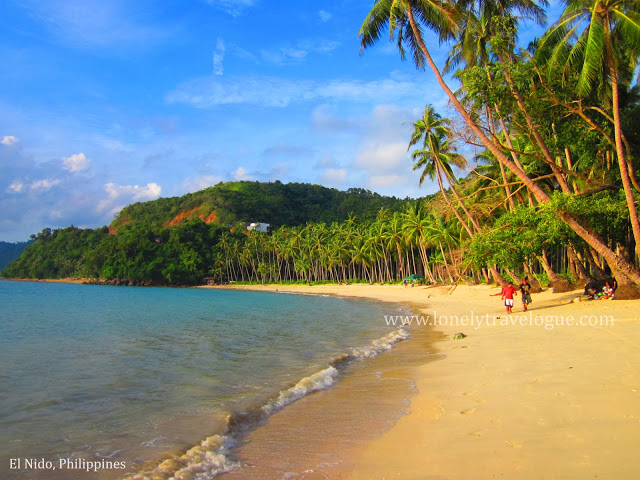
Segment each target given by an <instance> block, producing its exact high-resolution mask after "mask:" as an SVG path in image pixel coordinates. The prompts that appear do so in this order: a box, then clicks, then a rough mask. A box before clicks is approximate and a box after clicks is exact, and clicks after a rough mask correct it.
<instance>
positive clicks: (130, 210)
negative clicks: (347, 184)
mask: <svg viewBox="0 0 640 480" xmlns="http://www.w3.org/2000/svg"><path fill="white" fill-rule="evenodd" d="M408 201H409V199H398V198H396V197H385V196H382V195H379V194H377V193H372V192H370V191H368V190H364V189H361V188H351V189H349V190H347V191H341V190H337V189H335V188H326V187H323V186H321V185H311V184H306V183H282V182H280V181H276V182H273V183H262V182H249V181H242V182H228V183H219V184H218V185H215V186H213V187H209V188H207V189H205V190H201V191H199V192H195V193H188V194H186V195H184V196H182V197H171V198H159V199H157V200H153V201H149V202H141V203H134V204H132V205H129V206H127V207H125V208H124V209H122V211H121V212H120V213H119V214H118V215H117V216H116V218H115V219H114V221H113V222H112V223H111V226H110V230H111V231H112V232H116V231H118V230H119V229H120V228H121V227H122V226H124V225H130V226H135V225H147V226H150V227H152V228H158V227H167V226H171V225H178V224H180V223H182V222H184V221H186V220H193V219H196V218H199V219H200V220H202V221H204V222H205V223H217V224H220V225H231V224H234V223H236V222H260V223H268V224H270V225H271V226H272V227H274V228H277V227H279V226H282V225H286V226H294V225H303V224H305V223H307V222H326V223H331V222H338V221H342V220H346V219H347V218H348V217H349V215H350V214H353V215H355V216H356V217H358V218H359V219H361V220H373V219H374V218H375V216H376V214H377V213H378V212H379V211H380V209H381V208H383V207H384V208H386V209H387V210H389V211H399V210H402V209H403V208H404V207H405V205H406V204H407V202H408Z"/></svg>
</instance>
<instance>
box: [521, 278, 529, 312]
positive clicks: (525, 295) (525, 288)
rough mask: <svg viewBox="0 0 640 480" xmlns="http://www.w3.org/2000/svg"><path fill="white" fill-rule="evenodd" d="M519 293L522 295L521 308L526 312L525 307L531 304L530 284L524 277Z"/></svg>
mask: <svg viewBox="0 0 640 480" xmlns="http://www.w3.org/2000/svg"><path fill="white" fill-rule="evenodd" d="M520 293H521V294H522V308H523V309H524V311H525V312H526V311H527V306H528V305H529V304H530V303H531V284H530V283H529V279H528V278H527V277H524V278H523V279H522V283H521V284H520Z"/></svg>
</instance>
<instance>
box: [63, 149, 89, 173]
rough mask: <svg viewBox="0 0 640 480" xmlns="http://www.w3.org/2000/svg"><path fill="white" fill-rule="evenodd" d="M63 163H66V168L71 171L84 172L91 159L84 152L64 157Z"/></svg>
mask: <svg viewBox="0 0 640 480" xmlns="http://www.w3.org/2000/svg"><path fill="white" fill-rule="evenodd" d="M62 163H63V164H64V169H65V170H69V171H70V172H71V173H75V172H82V171H83V170H86V169H87V168H88V167H89V159H88V158H87V157H86V156H85V154H84V153H82V152H80V153H74V154H73V155H71V156H70V157H66V158H63V159H62Z"/></svg>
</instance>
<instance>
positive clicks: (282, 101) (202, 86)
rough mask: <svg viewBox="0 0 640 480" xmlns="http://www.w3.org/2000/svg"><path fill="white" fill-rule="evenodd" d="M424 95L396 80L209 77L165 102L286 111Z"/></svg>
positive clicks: (188, 85)
mask: <svg viewBox="0 0 640 480" xmlns="http://www.w3.org/2000/svg"><path fill="white" fill-rule="evenodd" d="M423 92H424V86H423V85H419V84H417V83H415V82H413V81H409V80H403V79H393V78H387V79H382V80H373V81H369V82H365V81H360V80H341V79H337V80H332V81H328V82H320V81H316V80H301V79H290V78H279V77H257V76H252V77H229V78H226V77H225V78H222V77H219V76H208V77H201V78H196V79H194V80H190V81H187V82H184V83H181V84H180V85H178V87H177V88H176V89H175V90H173V91H170V92H169V93H167V94H166V95H165V101H166V102H167V103H183V104H187V105H191V106H192V107H196V108H205V109H206V108H213V107H216V106H218V105H233V104H236V105H238V104H249V105H260V106H268V107H286V106H288V105H290V104H292V103H300V102H309V101H317V100H331V101H351V102H370V101H374V102H375V101H377V100H379V99H380V98H385V100H387V101H393V100H398V99H401V98H406V97H411V98H414V97H416V96H420V95H421V94H423Z"/></svg>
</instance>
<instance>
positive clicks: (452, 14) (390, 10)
mask: <svg viewBox="0 0 640 480" xmlns="http://www.w3.org/2000/svg"><path fill="white" fill-rule="evenodd" d="M458 19H459V13H457V12H456V10H455V8H453V6H452V5H451V4H450V3H448V2H440V1H435V0H377V1H376V2H375V4H374V7H373V9H372V10H371V11H370V12H369V14H368V15H367V17H366V18H365V21H364V23H363V24H362V26H361V28H360V32H359V35H360V39H361V49H365V48H367V47H369V46H372V45H373V44H375V43H376V42H377V41H378V40H379V38H380V36H381V34H382V32H383V31H384V30H385V29H386V28H387V27H388V28H389V30H390V35H391V38H392V39H393V38H394V36H395V37H396V38H397V44H398V48H399V50H400V55H401V56H402V58H404V57H405V50H404V45H405V44H406V45H408V47H409V48H410V49H411V51H412V54H413V59H414V62H415V64H416V66H417V67H418V68H420V69H422V68H424V64H425V61H426V63H428V65H429V67H430V68H431V70H432V71H433V73H434V75H435V77H436V80H437V81H438V84H439V85H440V86H441V88H442V89H443V91H444V92H445V93H446V94H447V97H448V98H449V100H450V101H451V103H452V104H453V106H454V107H455V108H456V110H457V111H458V112H459V113H460V115H461V117H462V118H463V119H464V121H465V122H466V123H467V125H468V126H469V128H470V129H471V130H472V131H473V133H474V134H475V135H477V136H478V138H479V139H480V141H481V142H482V143H483V144H484V145H485V147H487V148H488V149H489V150H490V151H491V153H493V154H494V155H495V156H496V158H498V160H499V161H500V162H502V163H504V165H505V166H506V167H507V168H508V169H509V170H511V171H512V172H513V173H514V174H515V175H516V176H517V177H518V178H519V179H520V180H521V181H522V182H523V183H524V184H525V185H526V187H527V188H528V189H529V190H530V191H531V193H532V194H533V195H534V197H535V198H536V200H538V201H539V202H540V203H549V202H550V201H551V198H550V197H549V195H548V194H547V193H546V192H545V191H544V190H542V189H541V188H540V187H539V186H538V185H536V183H535V182H534V181H533V180H532V179H531V177H529V176H528V175H527V174H526V173H525V172H524V170H523V169H522V168H520V167H519V166H518V165H516V164H515V163H514V162H513V161H511V160H510V159H509V158H508V157H507V156H506V155H505V154H504V152H502V150H501V148H500V146H499V145H498V144H497V143H496V142H494V141H492V140H491V139H489V137H488V136H487V135H486V134H485V132H484V131H483V129H482V128H481V127H480V125H479V124H478V123H477V122H476V121H475V120H474V119H473V118H472V117H471V115H470V114H469V112H468V111H467V110H466V109H465V108H464V106H463V105H462V104H461V102H460V100H459V99H458V98H457V97H456V96H455V94H454V93H453V91H452V90H451V89H450V88H449V86H448V85H447V83H446V82H445V80H444V78H443V76H442V74H441V72H440V70H439V69H438V67H437V65H436V64H435V62H434V61H433V58H432V57H431V54H430V52H429V49H428V48H427V46H426V44H425V42H424V39H423V38H422V27H421V25H426V26H428V27H429V28H431V29H432V30H435V32H436V33H437V34H439V36H440V39H441V41H444V40H447V39H449V38H451V37H452V35H453V33H454V32H456V31H457V30H458V25H457V23H456V22H457V21H458ZM556 213H557V215H558V216H559V217H560V218H562V220H563V221H564V222H566V223H567V224H568V225H569V226H570V227H571V228H572V229H573V230H574V231H575V232H576V233H577V234H578V235H579V236H580V237H581V238H582V239H583V240H585V241H586V242H587V243H588V244H589V245H590V246H591V247H592V248H593V249H594V250H596V251H597V252H598V253H600V254H601V255H602V256H603V257H604V258H605V260H606V261H607V263H608V264H609V266H610V267H611V269H612V271H613V272H614V274H615V275H616V277H617V279H618V284H619V286H620V287H625V289H627V292H628V293H627V294H628V295H629V296H640V270H638V269H637V268H636V267H635V266H634V265H632V264H631V263H630V262H628V261H626V260H625V259H624V258H622V257H621V256H620V255H618V254H617V253H616V252H614V251H613V250H612V249H610V248H609V247H608V245H607V244H606V243H605V241H604V240H603V239H602V238H601V237H600V236H599V235H597V234H596V233H595V232H594V231H592V230H590V229H588V228H586V227H584V226H583V225H582V224H581V223H580V222H578V220H577V219H576V218H574V217H573V216H572V215H571V214H570V213H569V212H567V211H566V210H563V209H561V208H560V207H558V208H556ZM619 291H620V289H619Z"/></svg>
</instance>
